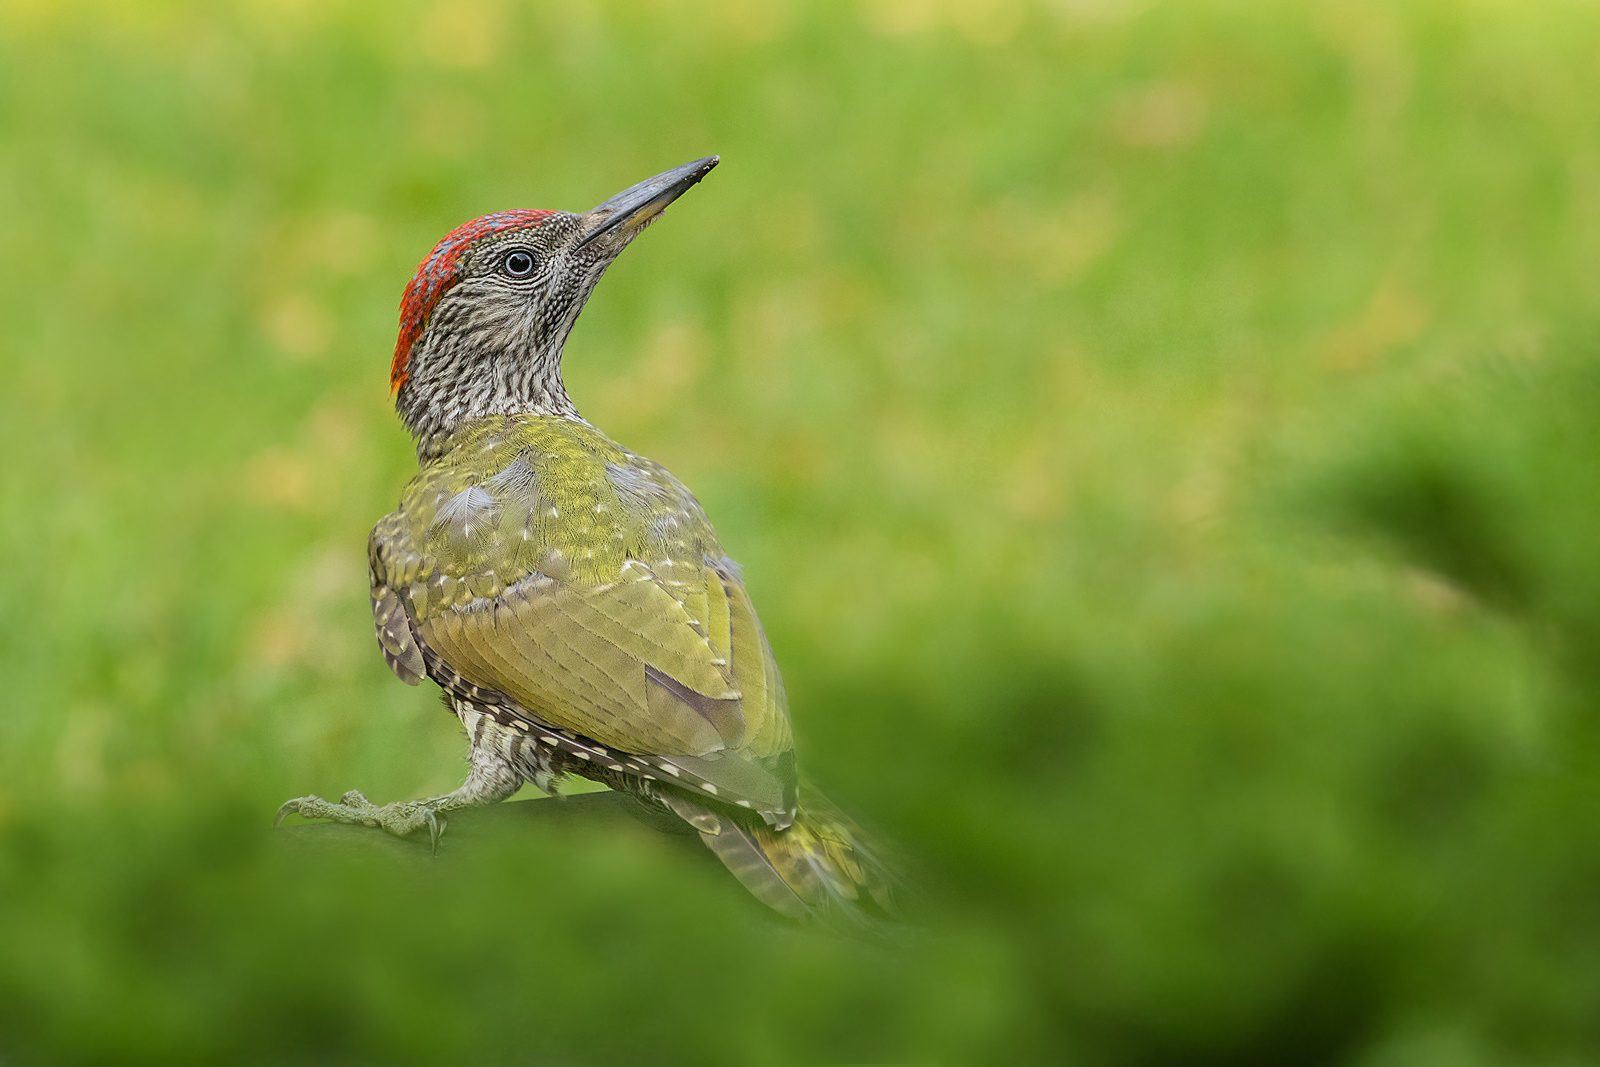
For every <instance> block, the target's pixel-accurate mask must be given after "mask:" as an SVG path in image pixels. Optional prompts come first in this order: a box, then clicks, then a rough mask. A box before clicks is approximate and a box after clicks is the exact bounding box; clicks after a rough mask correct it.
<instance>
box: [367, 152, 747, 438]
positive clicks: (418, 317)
mask: <svg viewBox="0 0 1600 1067" xmlns="http://www.w3.org/2000/svg"><path fill="white" fill-rule="evenodd" d="M716 164H717V160H716V157H714V156H712V157H707V158H705V159H700V160H696V161H694V162H692V163H685V164H683V165H682V166H680V167H674V168H673V169H672V170H669V171H664V172H663V173H661V174H658V175H656V176H655V177H653V178H648V179H646V180H645V181H642V182H640V183H638V184H637V185H634V186H630V187H629V188H627V189H625V190H623V191H622V192H620V193H618V194H616V195H615V196H613V197H610V198H609V199H607V200H605V201H603V202H602V203H601V204H600V205H599V206H598V207H596V208H594V209H593V210H591V211H587V212H585V213H583V214H581V215H579V214H572V213H570V212H566V211H502V212H498V213H496V214H493V215H485V216H483V217H482V218H477V219H473V220H472V221H471V222H468V223H465V224H463V225H461V226H459V227H457V228H456V229H454V230H452V231H451V232H450V233H449V234H448V235H446V236H445V238H444V240H442V241H440V242H439V243H438V244H437V245H436V246H434V249H433V251H432V252H430V253H428V255H427V257H426V258H424V259H423V261H422V263H421V264H420V265H419V266H418V267H417V272H416V274H415V276H414V277H413V278H412V279H411V283H410V284H409V285H408V286H406V291H405V296H404V297H403V298H402V299H401V302H400V333H399V337H398V339H397V341H396V343H395V350H394V362H393V363H392V364H391V366H390V376H389V380H390V384H391V387H392V388H393V389H394V392H395V407H396V408H397V409H398V410H399V412H400V417H401V419H403V420H404V421H405V424H406V428H407V429H409V430H410V431H411V433H412V435H413V436H414V437H416V438H417V450H418V454H419V455H420V456H424V457H425V456H428V455H432V454H437V451H438V449H439V448H441V447H443V445H444V443H445V442H446V441H447V440H448V439H449V437H450V435H452V434H453V433H455V432H456V431H457V430H458V429H460V428H461V426H462V425H463V424H464V423H465V422H467V421H468V420H470V419H474V418H482V417H485V416H491V415H556V416H564V417H570V418H577V417H578V414H577V411H576V409H574V408H573V406H572V401H571V400H570V399H569V398H568V396H567V392H566V389H565V387H564V386H563V385H562V383H561V351H562V348H563V346H564V345H565V344H566V341H567V335H568V334H569V333H570V332H571V331H572V326H573V324H574V323H575V322H577V319H578V314H579V313H580V312H581V311H582V310H583V306H584V304H585V303H586V302H587V301H588V299H589V294H590V293H592V292H593V291H594V287H595V284H596V283H597V282H599V280H600V277H601V275H603V274H604V273H605V271H606V268H607V267H609V266H610V265H611V263H612V262H613V261H614V260H615V259H616V258H617V256H618V255H619V254H620V253H621V252H622V250H623V249H624V248H626V247H627V246H628V244H629V243H630V242H631V241H632V240H633V239H634V238H635V237H637V236H638V235H639V233H640V232H641V231H643V230H644V228H645V227H646V226H648V225H649V224H650V223H651V222H653V221H654V220H655V219H656V218H658V217H659V216H660V214H661V212H662V211H663V210H665V208H666V206H667V205H668V204H670V203H672V202H673V201H674V200H676V199H677V198H678V197H679V196H681V195H682V194H683V192H684V191H685V190H686V189H688V188H689V187H690V186H692V185H694V184H695V183H696V182H698V181H699V180H700V179H701V178H703V177H704V176H705V175H706V174H708V173H709V172H710V171H711V168H712V167H714V166H716Z"/></svg>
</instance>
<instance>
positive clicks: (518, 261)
mask: <svg viewBox="0 0 1600 1067" xmlns="http://www.w3.org/2000/svg"><path fill="white" fill-rule="evenodd" d="M533 268H534V258H533V253H532V252H529V251H528V250H527V249H526V248H513V249H512V250H511V251H509V252H507V253H506V254H505V255H504V256H502V257H501V259H500V269H501V270H503V271H505V272H506V274H507V275H508V276H509V277H512V278H526V277H527V276H528V275H530V274H532V273H533Z"/></svg>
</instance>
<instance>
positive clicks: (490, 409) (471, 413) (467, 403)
mask: <svg viewBox="0 0 1600 1067" xmlns="http://www.w3.org/2000/svg"><path fill="white" fill-rule="evenodd" d="M435 366H436V367H439V368H440V371H441V373H436V374H432V375H425V376H424V377H422V378H421V379H418V380H407V381H406V382H405V383H404V384H403V385H401V387H400V389H399V391H398V392H397V393H396V394H395V410H396V411H398V412H399V414H400V419H401V421H402V422H404V423H405V426H406V429H407V430H409V431H410V432H411V436H412V437H413V438H414V439H415V440H416V443H417V458H418V459H419V460H421V461H427V460H429V459H433V458H435V457H437V456H440V455H442V454H444V453H445V452H446V451H448V450H449V448H450V446H451V444H452V442H453V441H454V440H455V439H456V438H457V437H458V436H459V435H460V433H461V431H462V430H464V429H467V428H470V427H471V426H472V424H473V423H475V422H477V421H478V420H480V419H484V418H490V417H494V416H505V415H548V416H555V417H558V418H567V419H572V420H574V421H577V422H583V421H584V420H583V418H582V416H580V415H579V414H578V409H577V407H575V406H574V405H573V403H572V398H571V397H570V396H568V395H567V388H566V385H565V384H564V383H563V382H562V380H561V353H560V351H559V350H558V351H556V352H554V353H550V354H548V355H547V356H545V357H543V358H534V359H526V358H523V359H496V360H489V361H485V362H481V363H477V364H476V365H475V366H470V367H469V366H463V367H462V369H461V371H460V372H459V373H457V372H452V371H451V370H450V368H449V367H447V366H445V365H441V364H435Z"/></svg>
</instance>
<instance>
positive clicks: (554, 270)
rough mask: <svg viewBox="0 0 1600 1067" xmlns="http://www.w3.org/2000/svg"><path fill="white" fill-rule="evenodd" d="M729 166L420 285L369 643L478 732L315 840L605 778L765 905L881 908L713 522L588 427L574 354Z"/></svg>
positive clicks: (497, 229)
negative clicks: (419, 784)
mask: <svg viewBox="0 0 1600 1067" xmlns="http://www.w3.org/2000/svg"><path fill="white" fill-rule="evenodd" d="M715 164H716V160H715V158H711V159H706V160H699V161H696V162H695V163H691V164H685V165H684V166H683V167H679V168H675V169H674V170H671V171H668V172H666V173H664V174H662V175H658V176H657V177H655V178H652V179H649V180H648V181H646V182H642V183H640V184H639V185H637V186H634V187H632V188H630V189H628V190H625V191H624V192H623V193H619V194H618V195H617V196H615V197H612V198H611V199H609V200H607V201H605V202H604V203H602V204H601V205H600V206H599V207H597V208H595V209H594V210H593V211H591V212H588V213H586V214H583V215H573V214H568V213H565V212H548V211H539V212H503V213H500V214H499V215H493V216H486V217H485V218H483V219H479V220H474V221H473V222H472V223H468V224H466V225H465V226H462V227H460V228H458V229H457V230H456V231H454V232H453V233H452V234H451V235H449V236H448V237H447V238H446V239H445V240H444V241H442V242H440V244H439V246H438V247H436V248H435V249H434V251H433V252H432V253H430V255H429V256H428V257H427V258H426V259H424V261H423V262H422V264H421V265H420V266H419V268H418V271H417V274H416V276H415V277H414V278H413V280H412V283H411V285H410V286H408V288H407V292H406V297H405V300H404V301H403V303H402V310H401V337H400V341H399V344H397V347H396V353H395V358H394V362H393V364H392V367H391V383H392V385H393V386H394V388H395V392H396V405H397V407H398V409H399V411H400V414H401V417H402V419H403V420H404V421H405V422H406V424H407V426H408V428H409V429H410V430H411V431H412V433H413V435H414V436H415V438H416V440H417V444H418V456H419V460H420V470H419V472H418V474H417V475H416V477H415V478H413V479H412V481H411V482H410V484H409V485H408V486H407V487H406V489H405V490H404V492H403V494H402V497H401V501H400V505H399V507H398V508H397V509H396V510H395V511H394V512H393V513H391V514H390V515H388V516H386V517H385V518H383V519H382V520H381V521H379V522H378V524H377V525H376V527H375V528H374V529H373V531H372V535H371V539H370V541H369V565H370V576H371V586H372V610H373V621H374V625H375V627H376V630H377V634H378V642H379V645H380V646H381V648H382V651H383V655H384V657H385V659H386V660H387V662H388V663H389V666H390V667H391V669H392V670H393V671H394V673H395V674H397V675H398V676H399V677H400V678H401V679H403V680H404V681H406V682H408V683H411V684H418V683H419V682H421V681H422V679H424V678H430V679H432V680H433V681H434V682H436V683H437V684H438V685H439V686H440V687H441V688H442V689H443V691H444V694H445V698H446V702H447V703H448V704H449V705H450V707H451V708H452V710H453V711H455V713H456V714H457V715H458V717H459V718H460V719H461V721H462V723H463V724H464V725H465V727H466V729H467V731H468V735H469V738H470V740H471V748H470V755H469V773H468V777H467V781H466V782H465V783H463V785H462V786H461V787H460V788H459V789H457V790H455V791H453V792H452V793H449V794H445V795H444V796H441V797H433V798H429V799H426V800H421V801H402V802H399V803H395V804H388V805H383V806H376V805H373V804H371V803H370V802H368V801H367V800H366V798H365V797H363V796H361V794H359V793H355V792H351V793H347V794H345V796H344V798H343V799H342V800H341V801H340V802H338V803H333V802H329V801H325V800H321V799H320V798H317V797H303V798H300V799H297V800H292V801H290V802H288V803H287V804H285V805H284V807H283V809H282V810H281V811H280V813H279V820H280V821H281V820H282V818H283V817H284V816H286V815H288V814H290V813H299V814H301V815H305V816H307V817H312V818H333V819H338V820H341V821H345V822H357V823H365V824H368V825H373V826H381V827H383V828H385V829H387V830H389V831H391V832H393V833H397V834H402V835H404V834H409V833H411V832H413V831H416V830H420V829H427V830H429V832H430V834H431V835H432V837H433V839H434V841H435V844H437V839H438V834H439V832H440V829H441V827H442V817H443V814H444V813H445V812H448V811H450V810H452V809H454V808H459V807H462V806H465V805H469V804H480V803H488V802H492V801H496V800H501V799H504V798H505V797H507V796H509V795H510V794H511V793H512V792H514V791H515V790H516V789H517V788H518V786H520V785H521V784H522V783H523V782H524V781H531V782H533V783H534V784H535V785H537V786H539V787H540V788H542V789H545V790H547V791H550V792H555V791H556V790H557V788H558V786H559V783H560V780H561V779H562V778H563V777H565V776H567V775H579V776H582V777H585V778H588V779H592V780H595V781H598V782H602V783H604V784H606V785H608V786H611V787H612V788H615V789H618V790H621V791H624V792H626V793H629V794H630V795H633V796H635V797H637V798H639V799H640V800H641V801H643V802H644V803H646V804H649V805H651V806H653V807H656V808H659V809H664V810H665V811H667V812H670V813H671V814H673V815H675V816H677V817H678V818H680V819H682V820H684V821H685V822H687V823H689V825H690V826H692V827H693V828H694V829H695V830H697V831H699V833H700V836H701V838H702V839H703V840H704V841H705V842H706V844H707V845H708V846H710V848H711V849H712V851H713V852H715V853H716V854H717V855H718V856H719V857H720V858H721V859H722V860H723V861H724V863H725V864H726V865H727V866H728V868H729V869H730V870H731V871H732V872H733V873H734V874H735V875H736V876H738V877H739V878H740V880H741V881H743V882H744V883H745V885H746V886H747V887H749V888H750V889H751V891H752V892H753V893H755V895H756V896H757V897H759V898H760V899H762V900H763V901H765V902H767V903H768V904H770V905H772V906H773V907H774V908H776V909H777V910H779V911H781V912H784V913H786V914H788V915H791V916H794V917H797V918H811V917H823V918H844V919H849V920H851V921H852V922H860V921H872V920H875V919H877V918H879V917H881V916H884V915H886V914H887V913H888V912H889V911H890V910H891V906H892V897H893V885H894V883H895V880H896V879H895V876H894V874H893V873H892V871H891V869H890V867H889V865H888V864H887V863H886V862H885V861H884V859H883V857H882V851H881V848H879V847H877V846H873V845H870V844H868V842H867V841H866V839H865V837H864V835H863V834H862V833H861V831H860V829H859V828H858V827H856V826H855V825H854V824H853V823H852V822H851V821H850V820H849V819H847V818H846V817H845V816H844V815H843V814H842V813H840V812H839V811H838V810H837V809H835V808H833V807H832V806H831V805H829V804H827V802H826V801H825V800H823V799H822V798H821V797H820V796H818V795H816V794H815V793H814V792H812V791H811V790H810V789H809V788H805V787H802V785H801V782H800V778H799V776H798V773H797V770H796V764H795V758H794V744H793V737H792V733H791V730H790V723H789V710H788V703H787V699H786V697H785V693H784V687H783V681H782V678H781V676H780V674H779V672H778V668H777V664H776V662H775V660H774V658H773V653H772V649H771V647H770V645H769V644H768V642H767V638H766V636H765V634H764V633H763V631H762V628H761V624H760V622H759V620H758V618H757V616H756V612H755V609H754V607H753V605H752V604H751V601H750V597H749V595H748V593H747V592H746V589H745V585H744V581H743V577H742V575H741V573H740V570H739V567H738V565H737V564H735V563H734V562H733V561H732V560H731V559H730V558H729V557H728V556H727V555H726V554H725V552H724V551H723V548H722V545H721V544H720V542H719V541H718V538H717V535H716V532H715V531H714V530H713V528H712V526H711V523H710V521H709V520H708V519H707V517H706V515H705V513H704V511H703V510H702V509H701V507H700V504H699V502H698V501H697V500H696V499H695V497H694V496H693V494H692V493H690V492H689V490H688V489H687V488H685V486H684V485H683V484H682V483H681V482H680V481H678V479H677V478H675V477H673V475H672V474H670V473H669V472H668V471H667V470H666V469H665V468H663V467H661V466H660V465H659V464H656V463H654V462H652V461H650V460H648V459H645V458H644V457H641V456H638V455H636V454H634V453H632V452H630V451H628V450H627V449H625V448H623V447H622V446H621V445H619V444H617V443H616V442H614V441H612V440H611V439H610V438H608V437H607V436H606V435H605V434H603V433H601V432H600V431H599V430H597V429H595V428H594V427H593V426H592V425H591V424H589V423H588V422H587V421H585V420H584V419H583V418H581V417H580V416H579V415H578V414H577V412H576V410H575V408H574V407H573V406H572V403H571V401H570V399H569V398H568V397H567V394H566V390H565V387H564V385H563V384H562V381H561V376H560V361H561V354H562V349H563V347H564V344H565V341H566V337H567V334H568V333H569V331H570V330H571V327H572V324H573V322H574V321H575V320H576V318H577V315H578V312H579V311H580V310H581V309H582V307H583V305H584V303H585V301H586V300H587V298H588V295H589V293H590V291H592V289H593V287H594V285H595V283H596V282H597V281H598V280H599V278H600V276H601V274H603V273H604V270H605V268H606V267H607V266H609V264H610V263H611V262H612V260H613V259H615V257H616V255H617V254H618V253H619V252H620V251H621V250H622V248H624V247H626V245H627V244H628V243H629V242H630V241H631V240H632V239H633V237H634V236H636V235H637V234H638V233H639V232H640V231H641V230H642V229H643V228H644V227H645V226H646V225H648V224H649V223H650V222H651V221H653V220H654V219H655V218H656V217H657V216H658V215H659V214H660V212H661V211H662V210H663V209H664V208H665V206H666V204H668V203H670V202H671V201H672V200H673V199H676V197H677V196H678V195H680V194H681V193H682V192H683V191H684V190H686V189H687V188H689V187H690V186H691V185H693V184H694V183H695V182H697V181H698V180H699V179H700V178H701V177H703V176H704V175H705V174H706V173H707V172H708V171H709V170H710V169H711V167H712V166H714V165H715Z"/></svg>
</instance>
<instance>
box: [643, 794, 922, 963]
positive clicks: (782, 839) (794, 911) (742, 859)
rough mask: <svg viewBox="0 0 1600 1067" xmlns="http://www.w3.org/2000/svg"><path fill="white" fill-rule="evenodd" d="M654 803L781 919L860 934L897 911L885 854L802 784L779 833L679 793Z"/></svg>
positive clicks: (894, 880) (894, 881)
mask: <svg viewBox="0 0 1600 1067" xmlns="http://www.w3.org/2000/svg"><path fill="white" fill-rule="evenodd" d="M663 793H665V791H663ZM660 799H661V800H662V801H663V802H664V803H665V804H666V805H667V807H668V808H670V809H671V810H672V812H673V813H674V814H676V815H677V816H678V817H679V818H681V819H683V820H684V821H685V822H687V823H688V824H689V825H690V826H693V827H694V828H695V829H696V830H698V831H699V832H700V839H701V840H702V841H704V842H705V843H706V847H708V848H709V849H711V851H712V852H713V853H715V854H716V856H717V858H718V859H720V860H721V861H722V862H723V865H724V866H726V867H727V868H728V870H729V871H731V872H732V873H733V875H734V877H736V878H738V879H739V881H740V882H742V883H744V886H745V888H747V889H748V890H750V892H751V893H752V894H754V895H755V897H756V898H757V899H758V900H760V901H761V902H762V903H764V904H766V905H767V906H768V907H770V908H772V909H773V910H774V911H777V912H779V913H780V914H782V915H786V916H788V917H790V918H793V919H802V920H804V919H818V920H821V921H823V922H825V923H827V924H829V925H833V926H838V927H843V928H846V929H851V930H854V931H857V932H860V931H862V930H863V929H877V928H880V927H881V926H882V924H883V923H884V922H885V921H886V920H890V919H892V918H893V917H894V915H895V913H896V911H897V908H896V901H895V896H896V886H897V884H898V883H899V881H900V878H899V875H898V874H897V873H896V871H895V868H894V866H893V865H892V864H891V862H890V860H889V859H887V853H886V850H885V849H884V848H883V846H881V845H878V844H875V843H873V842H872V841H871V840H870V839H869V838H868V836H867V835H866V833H865V832H864V831H862V829H861V828H860V827H859V826H857V825H856V824H855V823H854V822H852V821H851V820H850V818H849V817H848V816H846V815H845V814H844V813H843V812H842V811H840V810H839V809H838V808H836V807H834V806H833V805H832V804H830V803H829V802H828V801H827V799H826V798H824V797H823V796H822V795H821V794H820V793H817V792H816V791H815V790H813V789H811V788H809V787H808V786H802V787H801V792H800V809H799V813H798V814H797V815H796V817H795V820H794V823H793V824H792V825H790V826H789V827H788V828H787V829H784V830H776V829H773V828H772V827H770V826H767V825H766V824H765V823H764V822H761V821H760V820H758V819H741V818H740V817H739V816H738V815H736V814H734V813H732V812H729V811H727V810H726V809H718V808H714V807H713V806H712V805H711V804H708V803H703V802H701V801H700V800H699V799H697V798H693V797H690V796H687V795H685V794H680V793H676V792H673V793H671V794H670V795H663V796H661V798H660Z"/></svg>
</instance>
